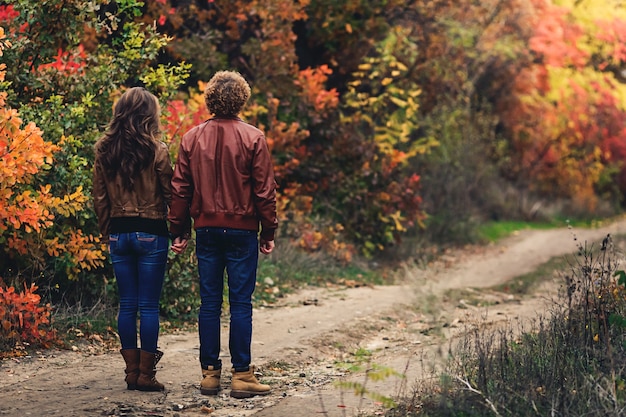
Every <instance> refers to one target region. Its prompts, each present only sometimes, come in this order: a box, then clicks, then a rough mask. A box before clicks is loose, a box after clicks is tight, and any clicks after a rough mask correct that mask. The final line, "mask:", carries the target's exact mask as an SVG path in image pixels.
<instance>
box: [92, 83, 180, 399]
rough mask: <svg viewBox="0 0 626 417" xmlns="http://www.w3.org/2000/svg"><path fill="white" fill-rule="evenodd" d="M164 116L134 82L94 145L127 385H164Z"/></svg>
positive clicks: (96, 192) (168, 173)
mask: <svg viewBox="0 0 626 417" xmlns="http://www.w3.org/2000/svg"><path fill="white" fill-rule="evenodd" d="M159 115H160V107H159V102H158V100H157V98H156V97H155V96H154V95H153V94H151V93H149V92H148V91H147V90H146V89H144V88H141V87H135V88H131V89H129V90H127V91H126V92H125V93H124V94H123V95H122V97H121V98H120V99H119V101H118V102H117V103H116V104H115V107H114V110H113V118H112V120H111V122H110V123H109V126H108V128H107V130H106V132H105V133H104V136H103V137H102V138H101V139H100V140H98V142H97V143H96V146H95V151H96V158H95V163H94V179H93V183H94V185H93V198H94V206H95V210H96V215H97V217H98V224H99V227H100V233H101V234H102V236H103V238H104V241H105V242H106V241H108V242H109V252H110V254H111V261H112V263H113V269H114V272H115V277H116V280H117V286H118V289H119V295H120V307H119V315H118V322H117V323H118V333H119V335H120V342H121V345H122V349H121V351H120V352H121V354H122V356H123V357H124V360H125V362H126V370H125V372H126V383H127V387H128V389H131V390H132V389H138V390H141V391H162V390H163V389H164V386H163V384H161V383H159V382H158V381H157V380H156V378H155V374H156V371H155V366H156V364H157V362H158V361H159V360H160V359H161V356H162V355H163V353H162V352H160V351H158V350H157V341H158V337H159V298H160V296H161V288H162V286H163V279H164V276H165V267H166V263H167V251H168V246H169V233H168V227H167V212H168V205H169V202H170V199H171V183H170V181H171V178H172V174H173V170H172V165H171V161H170V156H169V152H168V149H167V146H166V145H165V144H164V143H163V142H161V141H160V140H159V137H160V136H161V131H160V125H159ZM137 313H139V317H140V325H139V339H140V343H141V344H140V348H138V344H137Z"/></svg>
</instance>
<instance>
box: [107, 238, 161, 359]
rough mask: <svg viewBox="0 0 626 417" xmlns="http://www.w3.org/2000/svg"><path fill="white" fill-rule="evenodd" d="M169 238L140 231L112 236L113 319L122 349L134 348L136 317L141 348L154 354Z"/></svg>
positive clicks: (110, 244)
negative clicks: (115, 314) (117, 299)
mask: <svg viewBox="0 0 626 417" xmlns="http://www.w3.org/2000/svg"><path fill="white" fill-rule="evenodd" d="M168 246H169V239H168V238H167V237H166V236H157V235H153V234H150V233H144V232H132V233H114V234H111V236H110V237H109V251H110V253H111V261H112V262H113V270H114V271H115V278H116V280H117V288H118V290H119V293H120V311H119V314H118V317H117V327H118V333H119V335H120V342H121V344H122V349H134V348H137V314H138V313H139V338H140V340H141V349H143V350H146V351H148V352H151V353H156V351H157V341H158V338H159V299H160V297H161V289H162V288H163V279H164V277H165V266H166V264H167V250H168Z"/></svg>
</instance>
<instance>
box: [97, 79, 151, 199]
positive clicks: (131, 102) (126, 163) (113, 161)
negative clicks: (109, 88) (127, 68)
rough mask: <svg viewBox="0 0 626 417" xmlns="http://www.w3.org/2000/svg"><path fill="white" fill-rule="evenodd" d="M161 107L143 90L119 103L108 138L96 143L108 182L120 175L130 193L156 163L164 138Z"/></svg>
mask: <svg viewBox="0 0 626 417" xmlns="http://www.w3.org/2000/svg"><path fill="white" fill-rule="evenodd" d="M160 111H161V109H160V106H159V101H158V100H157V98H156V97H155V96H154V95H153V94H152V93H150V92H149V91H148V90H146V89H145V88H143V87H133V88H130V89H129V90H127V91H126V92H125V93H124V94H123V95H122V96H121V97H120V99H119V100H118V101H117V103H116V104H115V107H114V109H113V118H112V119H111V121H110V123H109V125H108V127H107V130H106V131H105V132H104V135H103V136H102V138H100V140H98V142H97V143H96V158H97V159H98V161H99V162H100V163H101V164H102V167H103V168H104V172H105V175H106V177H107V179H109V180H113V179H114V178H115V177H116V176H117V175H119V176H120V177H121V179H122V185H123V186H124V188H125V189H126V190H131V189H132V188H133V185H134V179H135V178H136V177H137V176H138V175H139V173H140V172H141V171H142V170H144V169H146V168H147V167H148V166H150V164H152V163H153V161H154V155H155V151H156V146H157V143H158V141H159V138H160V136H161V128H160V124H159V114H160Z"/></svg>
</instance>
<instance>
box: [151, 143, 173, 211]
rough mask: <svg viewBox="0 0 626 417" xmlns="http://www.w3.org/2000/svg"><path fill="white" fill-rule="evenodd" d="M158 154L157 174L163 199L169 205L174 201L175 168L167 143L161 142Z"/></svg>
mask: <svg viewBox="0 0 626 417" xmlns="http://www.w3.org/2000/svg"><path fill="white" fill-rule="evenodd" d="M157 152H158V154H157V158H156V166H155V169H156V174H157V176H158V178H159V184H160V186H161V192H162V193H163V199H164V200H165V202H166V204H167V206H168V207H170V205H171V203H172V176H173V175H174V170H173V169H172V160H171V159H170V154H169V152H168V149H167V145H166V144H165V143H160V144H159V149H158V151H157Z"/></svg>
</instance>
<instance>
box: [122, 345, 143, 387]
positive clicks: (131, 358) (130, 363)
mask: <svg viewBox="0 0 626 417" xmlns="http://www.w3.org/2000/svg"><path fill="white" fill-rule="evenodd" d="M120 353H121V354H122V357H123V358H124V362H126V369H125V370H124V372H126V388H127V389H137V378H139V349H121V350H120Z"/></svg>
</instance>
